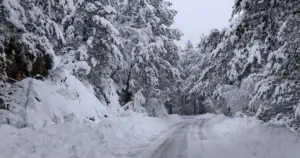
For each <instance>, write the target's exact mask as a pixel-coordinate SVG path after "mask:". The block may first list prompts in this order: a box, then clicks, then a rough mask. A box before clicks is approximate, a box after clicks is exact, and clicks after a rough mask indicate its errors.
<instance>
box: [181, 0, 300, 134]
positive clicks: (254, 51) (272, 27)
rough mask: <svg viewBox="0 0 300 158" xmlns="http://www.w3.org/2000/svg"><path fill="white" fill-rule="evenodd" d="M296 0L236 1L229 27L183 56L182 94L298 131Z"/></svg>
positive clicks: (214, 33)
mask: <svg viewBox="0 0 300 158" xmlns="http://www.w3.org/2000/svg"><path fill="white" fill-rule="evenodd" d="M299 5H300V3H299V2H297V1H295V0H288V1H286V2H285V3H282V1H278V0H275V1H267V0H263V1H260V0H253V1H249V0H239V1H236V3H235V6H234V11H233V17H232V19H231V25H230V27H229V28H226V29H224V30H222V31H217V30H213V31H212V32H211V33H210V34H209V35H208V36H207V37H204V38H202V40H201V41H200V43H199V45H198V48H197V49H195V53H186V54H185V55H184V56H183V59H182V62H181V63H182V67H183V68H184V72H187V73H186V80H184V81H183V84H182V86H183V88H182V89H183V91H185V92H188V93H197V94H198V95H200V96H204V97H205V101H204V102H205V103H206V104H210V105H211V106H212V107H215V108H217V107H225V106H229V107H231V110H232V111H233V112H235V111H241V110H244V111H247V112H248V113H249V114H253V115H256V116H257V117H258V118H260V119H262V120H265V121H270V120H272V121H278V120H280V121H282V122H284V124H285V125H287V126H290V127H293V128H295V129H298V128H299V120H298V118H297V117H295V115H297V107H298V105H299V95H298V87H299V85H298V83H299V78H298V77H297V76H298V71H297V65H299V63H298V62H299V60H297V59H298V55H297V54H298V51H299V42H298V41H299V36H298V34H299V33H298V32H299V31H298V23H299V22H298V20H297V19H299V17H298V16H299V15H300V14H298V10H299V9H298V8H299Z"/></svg>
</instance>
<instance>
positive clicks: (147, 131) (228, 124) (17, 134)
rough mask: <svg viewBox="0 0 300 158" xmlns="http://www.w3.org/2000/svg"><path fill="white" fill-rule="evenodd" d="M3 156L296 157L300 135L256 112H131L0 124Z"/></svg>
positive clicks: (139, 157)
mask: <svg viewBox="0 0 300 158" xmlns="http://www.w3.org/2000/svg"><path fill="white" fill-rule="evenodd" d="M0 139H1V142H0V153H1V158H20V157H24V158H40V157H43V158H93V157H104V158H119V157H121V158H219V157H228V158H241V157H243V158H257V157H259V158H264V157H265V158H298V156H297V155H299V154H300V151H299V148H300V137H299V136H298V134H296V133H292V132H290V131H289V130H287V129H285V128H283V127H276V126H274V125H269V124H264V123H262V122H260V121H258V120H256V119H254V118H250V117H246V116H240V117H236V118H228V117H226V116H224V115H214V114H207V115H201V116H187V117H179V116H176V115H173V116H170V117H168V118H164V119H162V118H150V117H144V116H142V115H136V114H134V115H130V116H126V117H122V118H109V119H106V120H103V121H101V122H100V123H98V124H80V123H77V124H76V123H70V124H65V125H55V126H49V127H46V128H43V129H40V130H37V131H34V130H32V129H29V128H25V129H21V130H17V129H16V128H14V127H12V126H8V125H2V126H1V127H0Z"/></svg>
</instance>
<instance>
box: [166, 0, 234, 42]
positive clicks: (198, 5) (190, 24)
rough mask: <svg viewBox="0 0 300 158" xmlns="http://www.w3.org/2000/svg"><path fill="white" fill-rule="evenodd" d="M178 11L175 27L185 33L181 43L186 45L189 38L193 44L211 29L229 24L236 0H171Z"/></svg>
mask: <svg viewBox="0 0 300 158" xmlns="http://www.w3.org/2000/svg"><path fill="white" fill-rule="evenodd" d="M169 1H171V2H172V3H173V4H174V8H175V9H176V10H177V11H178V14H177V16H176V19H175V24H174V26H173V27H175V28H178V29H180V30H181V31H182V32H183V33H184V37H182V41H181V42H180V44H181V45H182V46H185V43H186V42H187V40H189V39H190V40H191V41H192V42H193V44H197V43H198V42H199V37H200V36H201V35H202V34H203V33H204V34H208V33H209V32H210V30H211V29H213V28H217V29H222V28H224V27H227V26H229V19H230V17H231V11H232V6H233V3H234V0H169Z"/></svg>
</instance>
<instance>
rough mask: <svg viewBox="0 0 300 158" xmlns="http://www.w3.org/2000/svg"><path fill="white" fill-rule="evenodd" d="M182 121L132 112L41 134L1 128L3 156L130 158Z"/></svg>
mask: <svg viewBox="0 0 300 158" xmlns="http://www.w3.org/2000/svg"><path fill="white" fill-rule="evenodd" d="M180 121H181V119H180V118H179V117H177V116H175V115H174V116H170V117H168V118H151V117H145V116H144V115H142V114H137V113H134V112H128V113H127V114H126V117H110V118H106V119H104V120H103V121H101V122H100V123H98V124H89V123H87V124H82V123H77V124H76V123H65V124H63V125H54V126H48V127H45V128H42V129H40V130H37V131H34V130H32V129H29V128H25V129H19V130H18V129H15V128H14V127H12V126H9V125H1V126H0V140H1V141H0V157H1V158H20V157H22V158H41V157H42V158H96V157H97V158H100V157H103V158H115V157H120V156H121V157H126V156H127V155H131V154H134V153H131V151H134V150H135V149H136V148H140V147H141V146H145V145H147V143H148V140H150V139H153V138H155V137H157V135H159V134H161V133H162V132H164V131H167V130H168V129H169V127H170V126H172V125H174V124H176V123H178V122H180ZM16 151H17V152H16Z"/></svg>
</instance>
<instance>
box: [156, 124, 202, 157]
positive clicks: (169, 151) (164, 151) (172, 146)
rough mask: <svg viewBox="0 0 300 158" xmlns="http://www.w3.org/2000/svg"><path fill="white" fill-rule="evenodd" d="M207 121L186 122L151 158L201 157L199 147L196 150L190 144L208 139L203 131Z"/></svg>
mask: <svg viewBox="0 0 300 158" xmlns="http://www.w3.org/2000/svg"><path fill="white" fill-rule="evenodd" d="M205 121H206V120H204V119H201V120H198V119H195V120H191V121H188V122H185V123H184V125H183V126H181V127H180V128H178V129H177V130H176V131H175V132H174V133H173V134H172V135H171V136H170V137H168V138H167V139H166V140H165V141H164V142H163V143H162V144H161V145H160V146H159V147H158V148H157V149H156V150H155V151H154V152H153V154H152V155H151V156H150V158H188V157H189V158H192V157H195V158H196V157H197V156H199V153H198V151H199V146H196V148H194V147H193V146H190V144H191V143H192V142H201V140H203V139H206V136H205V134H204V133H203V131H202V127H203V125H204V123H205ZM193 155H194V156H193Z"/></svg>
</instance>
